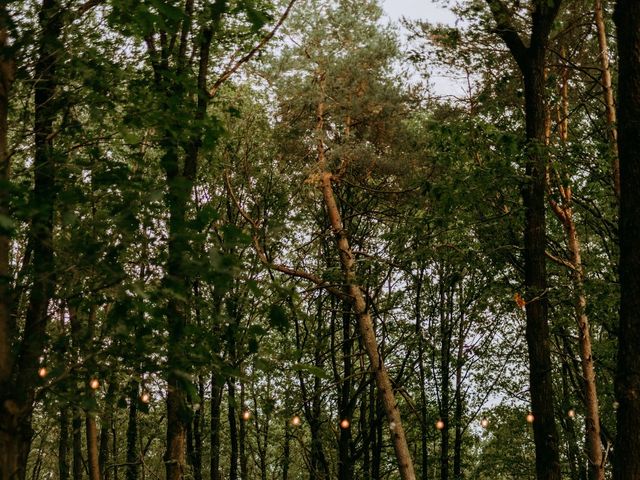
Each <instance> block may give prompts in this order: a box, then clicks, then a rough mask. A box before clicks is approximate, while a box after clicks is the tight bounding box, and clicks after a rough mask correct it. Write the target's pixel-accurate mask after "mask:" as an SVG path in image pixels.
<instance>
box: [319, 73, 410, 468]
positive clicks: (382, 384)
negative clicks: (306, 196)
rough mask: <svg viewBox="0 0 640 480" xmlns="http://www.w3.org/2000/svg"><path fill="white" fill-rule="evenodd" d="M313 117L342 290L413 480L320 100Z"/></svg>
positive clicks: (401, 464) (399, 456)
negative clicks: (332, 166) (339, 197)
mask: <svg viewBox="0 0 640 480" xmlns="http://www.w3.org/2000/svg"><path fill="white" fill-rule="evenodd" d="M320 78H321V80H320V85H321V86H320V88H321V89H324V86H323V74H321V75H320ZM317 116H318V123H317V126H316V132H317V133H318V139H317V142H318V143H317V154H318V166H319V168H320V171H321V173H320V189H321V191H322V196H323V199H324V205H325V208H326V212H327V216H328V219H329V223H330V225H331V229H332V230H333V233H334V235H335V239H336V246H337V248H338V252H339V255H340V265H341V267H342V272H343V275H344V277H345V283H346V289H347V292H348V294H349V296H350V297H351V300H352V302H353V304H352V308H353V311H354V313H355V315H356V318H357V320H358V327H359V330H360V335H361V337H362V344H363V346H364V347H365V351H366V352H367V355H368V357H369V361H370V362H371V365H372V368H373V371H374V374H375V378H376V384H377V386H378V391H379V394H380V395H381V397H382V403H383V405H384V409H385V412H386V415H387V420H388V422H389V426H390V428H391V430H392V434H391V440H392V443H393V447H394V451H395V454H396V460H397V463H398V470H399V472H400V477H401V478H402V480H415V478H416V476H415V473H414V470H413V461H412V459H411V454H410V452H409V446H408V445H407V439H406V436H405V433H404V428H403V426H402V420H401V418H400V411H399V409H398V404H397V402H396V399H395V395H394V392H393V387H392V385H391V379H390V378H389V373H388V372H387V369H386V367H385V365H384V362H383V360H382V357H381V356H380V354H379V352H378V342H377V340H376V336H375V331H374V330H373V322H372V320H371V315H370V314H369V312H368V309H367V302H366V300H365V297H364V294H363V292H362V289H361V287H360V285H358V283H357V281H356V272H355V257H354V255H353V252H352V251H351V246H350V245H349V239H348V237H347V232H346V231H345V230H344V227H343V223H342V218H341V215H340V210H339V209H338V205H337V203H336V200H335V196H334V193H333V185H332V179H333V176H332V174H331V173H330V172H328V171H327V170H326V169H327V165H326V160H325V153H324V142H323V137H322V135H323V131H324V103H323V101H320V102H319V103H318V107H317Z"/></svg>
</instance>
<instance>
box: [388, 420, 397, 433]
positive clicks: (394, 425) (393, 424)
mask: <svg viewBox="0 0 640 480" xmlns="http://www.w3.org/2000/svg"><path fill="white" fill-rule="evenodd" d="M389 428H390V429H391V431H393V430H395V429H396V422H390V423H389Z"/></svg>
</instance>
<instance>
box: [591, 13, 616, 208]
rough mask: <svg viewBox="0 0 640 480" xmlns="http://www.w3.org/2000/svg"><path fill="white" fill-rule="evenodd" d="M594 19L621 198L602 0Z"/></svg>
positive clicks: (613, 105) (614, 180) (614, 184)
mask: <svg viewBox="0 0 640 480" xmlns="http://www.w3.org/2000/svg"><path fill="white" fill-rule="evenodd" d="M594 19H595V24H596V30H597V32H598V47H599V49H600V52H599V53H598V57H599V59H600V70H601V77H600V78H601V82H602V95H603V97H604V107H605V120H606V124H607V136H608V138H609V145H610V147H611V155H612V157H611V170H612V174H613V191H614V193H615V194H616V197H617V198H618V200H619V199H620V161H619V159H618V129H617V126H616V124H617V123H618V120H617V118H616V104H615V100H614V95H613V85H612V82H611V68H610V67H609V46H608V42H607V29H606V27H605V23H604V12H603V8H602V0H595V1H594Z"/></svg>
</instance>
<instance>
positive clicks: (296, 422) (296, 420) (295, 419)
mask: <svg viewBox="0 0 640 480" xmlns="http://www.w3.org/2000/svg"><path fill="white" fill-rule="evenodd" d="M300 422H301V420H300V417H299V416H298V415H294V416H293V418H292V419H291V425H293V426H294V427H297V426H298V425H300Z"/></svg>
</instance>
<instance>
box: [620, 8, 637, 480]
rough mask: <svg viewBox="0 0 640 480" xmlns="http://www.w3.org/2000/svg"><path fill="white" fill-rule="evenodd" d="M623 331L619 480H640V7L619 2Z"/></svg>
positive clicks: (621, 329) (621, 336)
mask: <svg viewBox="0 0 640 480" xmlns="http://www.w3.org/2000/svg"><path fill="white" fill-rule="evenodd" d="M615 22H616V26H617V37H618V42H617V44H618V56H619V60H618V65H619V67H618V70H619V72H618V150H619V155H620V219H619V225H620V227H619V230H620V267H619V271H620V292H621V299H620V329H619V335H618V366H617V371H616V397H617V401H618V403H619V408H618V412H617V425H618V435H617V439H616V444H615V459H614V479H615V480H632V479H633V480H637V479H638V478H640V455H638V452H640V348H638V345H640V248H639V246H638V239H639V238H640V158H639V155H640V2H638V1H636V0H618V3H617V5H616V11H615Z"/></svg>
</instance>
